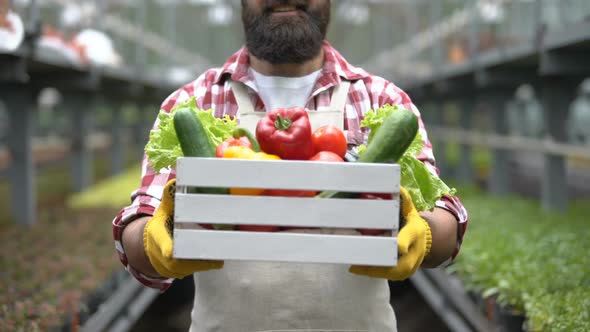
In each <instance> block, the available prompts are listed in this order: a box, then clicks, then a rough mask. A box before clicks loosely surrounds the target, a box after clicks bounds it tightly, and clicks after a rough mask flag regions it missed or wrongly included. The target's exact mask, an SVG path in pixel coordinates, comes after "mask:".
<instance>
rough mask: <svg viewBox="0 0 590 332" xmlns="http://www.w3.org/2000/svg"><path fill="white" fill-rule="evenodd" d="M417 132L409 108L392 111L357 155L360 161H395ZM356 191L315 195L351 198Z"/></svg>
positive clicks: (416, 125)
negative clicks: (362, 150)
mask: <svg viewBox="0 0 590 332" xmlns="http://www.w3.org/2000/svg"><path fill="white" fill-rule="evenodd" d="M417 133H418V117H417V116H416V115H415V114H414V113H413V112H412V111H410V110H398V111H394V112H392V113H391V114H390V115H389V116H388V117H387V118H385V120H384V121H383V124H381V126H380V127H379V129H378V130H377V132H376V133H374V136H373V139H372V140H371V144H369V146H367V149H366V150H365V152H364V153H363V154H362V155H361V156H360V157H359V159H358V160H357V162H361V163H396V162H397V161H398V160H399V159H400V158H401V157H402V155H403V154H404V152H406V149H407V148H408V147H409V146H410V144H411V143H412V141H413V140H414V138H415V137H416V134H417ZM356 196H358V193H351V192H337V191H324V192H321V193H320V194H318V195H317V196H316V197H321V198H352V197H356Z"/></svg>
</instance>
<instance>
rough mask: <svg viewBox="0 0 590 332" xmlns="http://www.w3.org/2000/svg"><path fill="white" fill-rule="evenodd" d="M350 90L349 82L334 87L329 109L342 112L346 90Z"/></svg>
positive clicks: (342, 82)
mask: <svg viewBox="0 0 590 332" xmlns="http://www.w3.org/2000/svg"><path fill="white" fill-rule="evenodd" d="M349 89H350V81H341V82H340V84H338V85H337V86H335V87H334V91H333V92H332V100H331V101H330V109H331V110H334V111H341V112H344V106H345V105H346V98H348V90H349Z"/></svg>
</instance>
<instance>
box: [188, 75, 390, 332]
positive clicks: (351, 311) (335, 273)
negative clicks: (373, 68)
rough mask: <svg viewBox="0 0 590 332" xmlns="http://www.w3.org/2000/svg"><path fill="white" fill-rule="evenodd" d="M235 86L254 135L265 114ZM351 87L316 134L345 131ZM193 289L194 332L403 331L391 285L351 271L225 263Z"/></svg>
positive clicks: (319, 121)
mask: <svg viewBox="0 0 590 332" xmlns="http://www.w3.org/2000/svg"><path fill="white" fill-rule="evenodd" d="M231 86H232V89H233V91H234V94H235V97H236V101H237V103H238V110H239V111H238V119H239V121H240V125H241V126H244V127H246V128H248V129H249V130H251V131H252V132H255V128H256V124H257V123H258V120H260V119H261V118H262V117H264V116H265V115H266V113H265V112H255V111H254V107H253V105H252V103H251V101H250V98H249V96H248V93H247V87H246V86H245V85H243V84H242V83H239V82H234V81H232V82H231ZM349 87H350V82H344V81H343V82H342V83H341V84H340V85H339V86H337V87H336V88H335V89H334V92H333V94H332V101H331V105H330V108H329V109H328V110H325V111H308V114H309V116H310V121H311V123H312V128H314V129H316V128H318V127H320V126H323V125H327V124H332V125H335V126H337V127H339V128H343V126H344V107H345V104H346V98H347V96H348V88H349ZM293 231H294V232H297V231H299V232H301V230H293ZM304 232H313V231H309V230H306V231H304ZM350 232H354V231H350ZM357 234H358V233H357ZM194 281H195V300H194V305H193V310H192V313H191V318H192V324H191V328H190V331H191V332H212V331H220V332H250V331H279V330H280V331H371V332H396V331H397V326H396V318H395V314H394V312H393V309H392V308H391V305H390V302H389V285H388V283H387V280H385V279H377V278H369V277H363V276H357V275H353V274H351V273H349V272H348V266H347V265H337V264H303V263H281V262H243V261H226V262H225V265H224V267H223V269H221V270H215V271H206V272H200V273H195V274H194Z"/></svg>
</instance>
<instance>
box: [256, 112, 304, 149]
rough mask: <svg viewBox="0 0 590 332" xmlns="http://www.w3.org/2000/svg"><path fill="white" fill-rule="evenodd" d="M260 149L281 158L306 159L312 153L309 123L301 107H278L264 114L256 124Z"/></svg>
mask: <svg viewBox="0 0 590 332" xmlns="http://www.w3.org/2000/svg"><path fill="white" fill-rule="evenodd" d="M256 139H257V140H258V142H259V143H260V147H261V148H262V151H264V152H266V153H269V154H274V155H277V156H279V157H281V159H291V160H308V159H309V158H310V157H311V156H313V154H314V148H313V143H312V140H311V123H310V122H309V116H308V115H307V112H306V111H305V109H303V108H301V107H293V108H279V109H276V110H274V111H272V112H269V113H268V114H266V116H265V117H264V118H262V119H261V120H260V121H259V122H258V125H257V126H256Z"/></svg>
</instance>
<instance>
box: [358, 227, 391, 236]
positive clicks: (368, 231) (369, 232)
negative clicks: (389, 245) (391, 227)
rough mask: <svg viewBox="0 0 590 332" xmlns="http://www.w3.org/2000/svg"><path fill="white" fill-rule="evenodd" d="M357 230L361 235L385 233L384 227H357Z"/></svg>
mask: <svg viewBox="0 0 590 332" xmlns="http://www.w3.org/2000/svg"><path fill="white" fill-rule="evenodd" d="M357 231H358V232H359V233H361V234H363V235H373V236H374V235H380V234H383V233H385V230H384V229H365V228H363V229H357Z"/></svg>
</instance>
